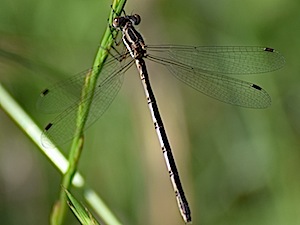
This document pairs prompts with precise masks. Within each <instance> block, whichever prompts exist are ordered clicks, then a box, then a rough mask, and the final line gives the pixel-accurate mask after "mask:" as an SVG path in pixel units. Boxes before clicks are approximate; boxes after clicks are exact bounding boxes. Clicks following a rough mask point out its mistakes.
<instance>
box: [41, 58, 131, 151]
mask: <svg viewBox="0 0 300 225" xmlns="http://www.w3.org/2000/svg"><path fill="white" fill-rule="evenodd" d="M124 61H125V60H124ZM115 62H116V63H115ZM132 63H133V61H132V60H131V61H129V62H127V63H126V64H125V65H123V66H122V65H121V64H120V63H119V62H118V61H117V60H114V62H112V61H109V62H108V63H106V64H105V65H104V67H103V69H102V72H101V74H100V76H99V78H98V81H97V84H96V87H95V92H94V95H91V93H87V94H86V95H85V96H83V97H80V95H81V89H82V86H83V83H81V86H80V85H79V84H78V85H77V84H76V85H70V84H67V83H66V82H63V83H61V84H58V85H57V86H56V87H59V88H56V89H52V92H54V93H53V94H52V96H51V101H50V98H49V100H47V101H48V102H51V104H52V103H53V104H52V105H54V106H55V107H56V109H59V110H61V109H64V110H63V111H62V112H61V113H60V114H59V115H58V116H57V117H56V118H55V119H54V120H53V121H52V122H50V123H49V124H48V125H47V126H46V127H45V129H44V132H43V134H42V144H43V145H44V146H46V147H49V146H50V147H52V145H51V144H49V143H48V141H47V139H50V140H51V141H52V142H54V143H55V144H56V145H61V144H64V143H66V142H67V141H69V140H70V139H72V137H74V135H76V133H75V131H76V124H77V123H78V121H77V119H78V118H77V112H78V108H79V106H80V105H81V104H85V103H86V102H87V101H90V99H91V98H92V100H91V105H90V109H89V114H88V117H87V120H86V122H85V126H84V129H87V128H88V127H89V126H90V125H91V124H93V123H94V122H95V121H96V120H97V119H98V118H100V117H101V115H102V114H103V113H104V112H105V111H106V110H107V108H108V107H109V105H110V104H111V103H112V101H113V100H114V98H115V97H116V95H117V93H118V91H119V90H120V88H121V86H122V83H123V74H124V72H125V71H126V70H127V69H128V68H129V67H130V66H131V65H132ZM118 64H120V65H118ZM95 71H96V70H95V69H91V70H88V71H87V72H88V73H91V74H89V75H93V73H95ZM85 77H86V73H80V74H79V75H77V76H76V78H74V79H69V81H70V80H72V81H76V82H74V84H75V83H77V82H79V81H80V80H81V81H82V82H83V81H84V78H85ZM76 86H78V87H79V89H80V90H79V91H78V90H75V87H76ZM62 87H68V88H69V87H72V88H74V92H73V93H72V94H69V93H68V92H67V93H65V92H66V91H65V90H63V89H62ZM56 90H59V91H60V93H63V94H68V96H70V97H68V98H67V97H65V96H62V98H63V100H64V101H65V103H66V104H69V105H68V106H66V107H64V106H63V104H61V103H58V104H55V101H54V100H53V99H55V98H56V97H60V96H61V95H60V93H59V94H58V93H57V94H56V93H55V92H56ZM49 93H50V91H49ZM54 96H55V98H54ZM57 101H60V99H59V98H58V99H57ZM45 102H46V101H45ZM44 104H45V103H44ZM48 108H49V109H51V107H48ZM82 122H83V121H79V123H82Z"/></svg>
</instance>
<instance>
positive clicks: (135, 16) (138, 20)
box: [132, 14, 141, 25]
mask: <svg viewBox="0 0 300 225" xmlns="http://www.w3.org/2000/svg"><path fill="white" fill-rule="evenodd" d="M132 18H133V19H132V21H133V24H134V25H138V24H139V23H140V22H141V17H140V16H139V15H138V14H134V15H132Z"/></svg>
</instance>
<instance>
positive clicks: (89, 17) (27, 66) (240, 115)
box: [0, 0, 300, 225]
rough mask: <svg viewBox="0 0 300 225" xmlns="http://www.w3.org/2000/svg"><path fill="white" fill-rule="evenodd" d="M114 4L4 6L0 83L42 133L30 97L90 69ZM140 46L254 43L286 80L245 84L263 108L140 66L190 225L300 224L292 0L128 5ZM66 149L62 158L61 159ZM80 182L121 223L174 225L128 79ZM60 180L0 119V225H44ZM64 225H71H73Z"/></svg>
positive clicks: (137, 91)
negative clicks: (255, 90) (217, 96)
mask: <svg viewBox="0 0 300 225" xmlns="http://www.w3.org/2000/svg"><path fill="white" fill-rule="evenodd" d="M110 4H111V2H110V1H99V0H91V1H59V0H52V1H49V0H48V1H47V0H39V1H38V0H26V1H21V0H14V1H9V0H2V1H1V7H0V51H1V54H0V82H2V83H3V85H4V86H5V87H6V88H7V89H8V90H9V92H10V93H11V94H12V95H13V96H14V97H15V98H16V99H17V101H18V102H19V104H20V105H21V106H22V107H23V108H24V109H25V110H26V111H27V112H28V114H29V115H31V116H32V118H34V120H35V121H36V122H37V123H38V124H39V125H40V126H41V127H43V126H44V125H45V124H47V122H48V121H49V120H50V119H51V118H53V116H51V115H45V114H42V113H40V112H38V111H37V110H36V108H35V104H36V100H37V98H38V95H39V92H40V91H41V90H42V89H43V88H45V87H47V86H49V85H50V84H52V83H55V82H57V81H60V80H62V79H64V78H66V77H67V76H70V75H72V74H76V73H77V72H80V71H82V70H84V69H86V68H89V67H90V66H91V65H92V62H93V58H94V56H95V53H96V51H97V48H98V46H99V41H100V39H101V37H102V34H103V32H104V29H105V26H106V23H107V17H108V14H109V11H110ZM125 9H126V12H127V13H128V14H130V13H138V14H140V15H141V17H142V22H141V25H140V26H139V28H138V29H139V31H141V32H142V34H143V35H144V37H145V41H146V43H149V44H186V45H262V46H268V47H273V48H275V49H278V50H279V51H281V52H282V54H283V55H284V56H285V58H286V65H285V67H284V68H283V69H281V70H279V71H275V72H272V73H267V74H263V75H253V76H247V77H246V76H241V77H239V78H240V79H244V80H247V81H251V82H254V83H257V84H259V85H261V86H263V87H264V88H265V89H266V90H267V91H268V92H269V93H270V95H271V96H272V106H271V107H270V108H268V109H264V110H254V109H244V108H240V107H235V106H232V105H227V104H224V103H221V102H218V101H216V100H214V99H211V98H208V97H206V96H204V95H202V94H200V93H197V92H196V91H194V90H193V89H191V88H189V87H187V86H185V85H184V84H182V83H180V82H179V81H178V80H177V79H175V78H174V77H172V76H171V75H169V74H168V71H166V70H165V69H164V68H162V67H160V66H158V65H154V64H151V63H149V66H148V67H149V73H150V76H151V81H152V85H153V88H154V91H155V94H156V98H157V100H158V104H159V107H160V110H161V114H162V117H163V119H164V123H165V126H166V130H167V133H168V136H169V139H170V142H171V145H172V147H173V151H174V154H175V158H176V161H177V163H178V167H179V171H180V175H181V177H182V182H183V186H184V188H185V192H186V195H187V198H188V200H189V201H190V206H191V209H192V218H193V224H196V225H198V224H202V225H225V224H226V225H229V224H230V225H231V224H237V225H250V224H251V225H252V224H264V225H296V224H300V148H299V132H300V120H299V113H300V97H299V96H300V90H299V88H300V78H299V74H300V66H299V65H300V63H299V52H300V41H299V40H300V29H299V28H300V13H299V11H300V1H297V0H263V1H261V0H244V1H238V0H226V1H225V0H212V1H204V0H191V1H180V0H172V1H171V0H168V1H167V0H152V1H150V0H148V1H137V0H135V1H133V0H128V2H127V5H126V7H125ZM65 149H68V146H66V147H65ZM80 171H81V172H82V174H83V175H84V176H85V178H86V180H87V182H88V183H89V185H90V186H91V187H92V188H93V189H95V190H96V191H97V192H98V193H99V195H100V196H101V197H102V198H103V199H104V200H105V202H106V203H107V205H108V206H109V208H110V209H111V210H112V211H113V212H114V213H115V214H116V215H117V217H118V218H119V219H120V220H121V221H122V222H123V223H124V224H145V225H152V224H156V225H157V224H164V225H177V224H183V221H182V219H181V217H180V214H179V212H178V210H177V204H176V201H175V198H174V193H173V190H172V187H171V184H170V181H169V177H168V173H167V171H166V168H165V164H164V161H163V157H162V153H161V150H160V147H159V143H158V140H157V137H156V134H155V131H154V129H153V125H152V122H151V118H150V114H149V112H148V108H147V104H146V102H145V99H144V93H143V90H142V87H141V85H140V80H139V77H138V75H137V72H136V71H135V70H134V68H133V69H131V70H129V71H128V72H127V73H126V76H125V82H124V85H123V87H122V89H121V91H120V93H119V94H118V96H117V97H116V99H115V101H114V103H113V104H112V105H111V107H110V108H109V109H108V111H107V112H106V113H105V114H104V115H103V116H102V118H101V119H100V120H99V121H98V122H97V123H96V124H95V125H93V126H92V127H91V128H90V129H89V130H88V131H87V132H86V144H85V147H84V151H83V154H82V158H81V161H80ZM60 180H61V177H60V174H59V172H58V171H56V169H55V168H54V167H53V166H52V164H51V163H49V161H48V160H47V159H46V157H45V156H43V155H42V154H41V153H40V152H39V150H38V149H37V147H36V146H35V145H34V144H32V143H31V141H30V140H29V139H28V138H27V136H25V135H24V133H23V132H22V131H21V130H20V129H19V128H18V127H17V126H16V125H15V124H14V122H12V120H11V119H10V118H9V117H8V116H7V115H6V114H5V113H4V112H3V111H2V110H0V221H1V224H11V225H12V224H18V225H19V224H31V225H34V224H39V225H40V224H48V223H49V214H50V211H51V207H52V205H53V203H54V202H55V200H56V199H57V198H58V192H59V190H60ZM66 224H78V222H77V221H76V220H75V219H74V217H73V216H72V215H71V214H70V215H69V217H68V222H67V223H66Z"/></svg>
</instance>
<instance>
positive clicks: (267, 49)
mask: <svg viewBox="0 0 300 225" xmlns="http://www.w3.org/2000/svg"><path fill="white" fill-rule="evenodd" d="M264 51H266V52H274V49H273V48H265V49H264Z"/></svg>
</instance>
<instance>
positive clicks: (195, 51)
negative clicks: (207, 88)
mask: <svg viewBox="0 0 300 225" xmlns="http://www.w3.org/2000/svg"><path fill="white" fill-rule="evenodd" d="M147 49H148V51H149V53H151V54H152V53H153V55H155V56H157V55H156V54H155V53H157V54H158V56H159V57H160V60H162V61H165V62H166V63H167V64H168V63H177V64H178V63H179V64H183V65H186V66H188V67H192V68H198V69H200V70H203V71H206V72H213V73H221V74H255V73H265V72H270V71H274V70H277V69H280V68H281V67H283V65H284V63H285V60H284V57H283V56H282V54H280V53H279V52H278V51H276V50H274V49H272V48H265V47H253V46H250V47H249V46H246V47H245V46H238V47H237V46H231V47H230V46H208V47H204V46H203V47H193V46H172V45H163V46H148V48H147ZM162 63H163V62H162Z"/></svg>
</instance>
